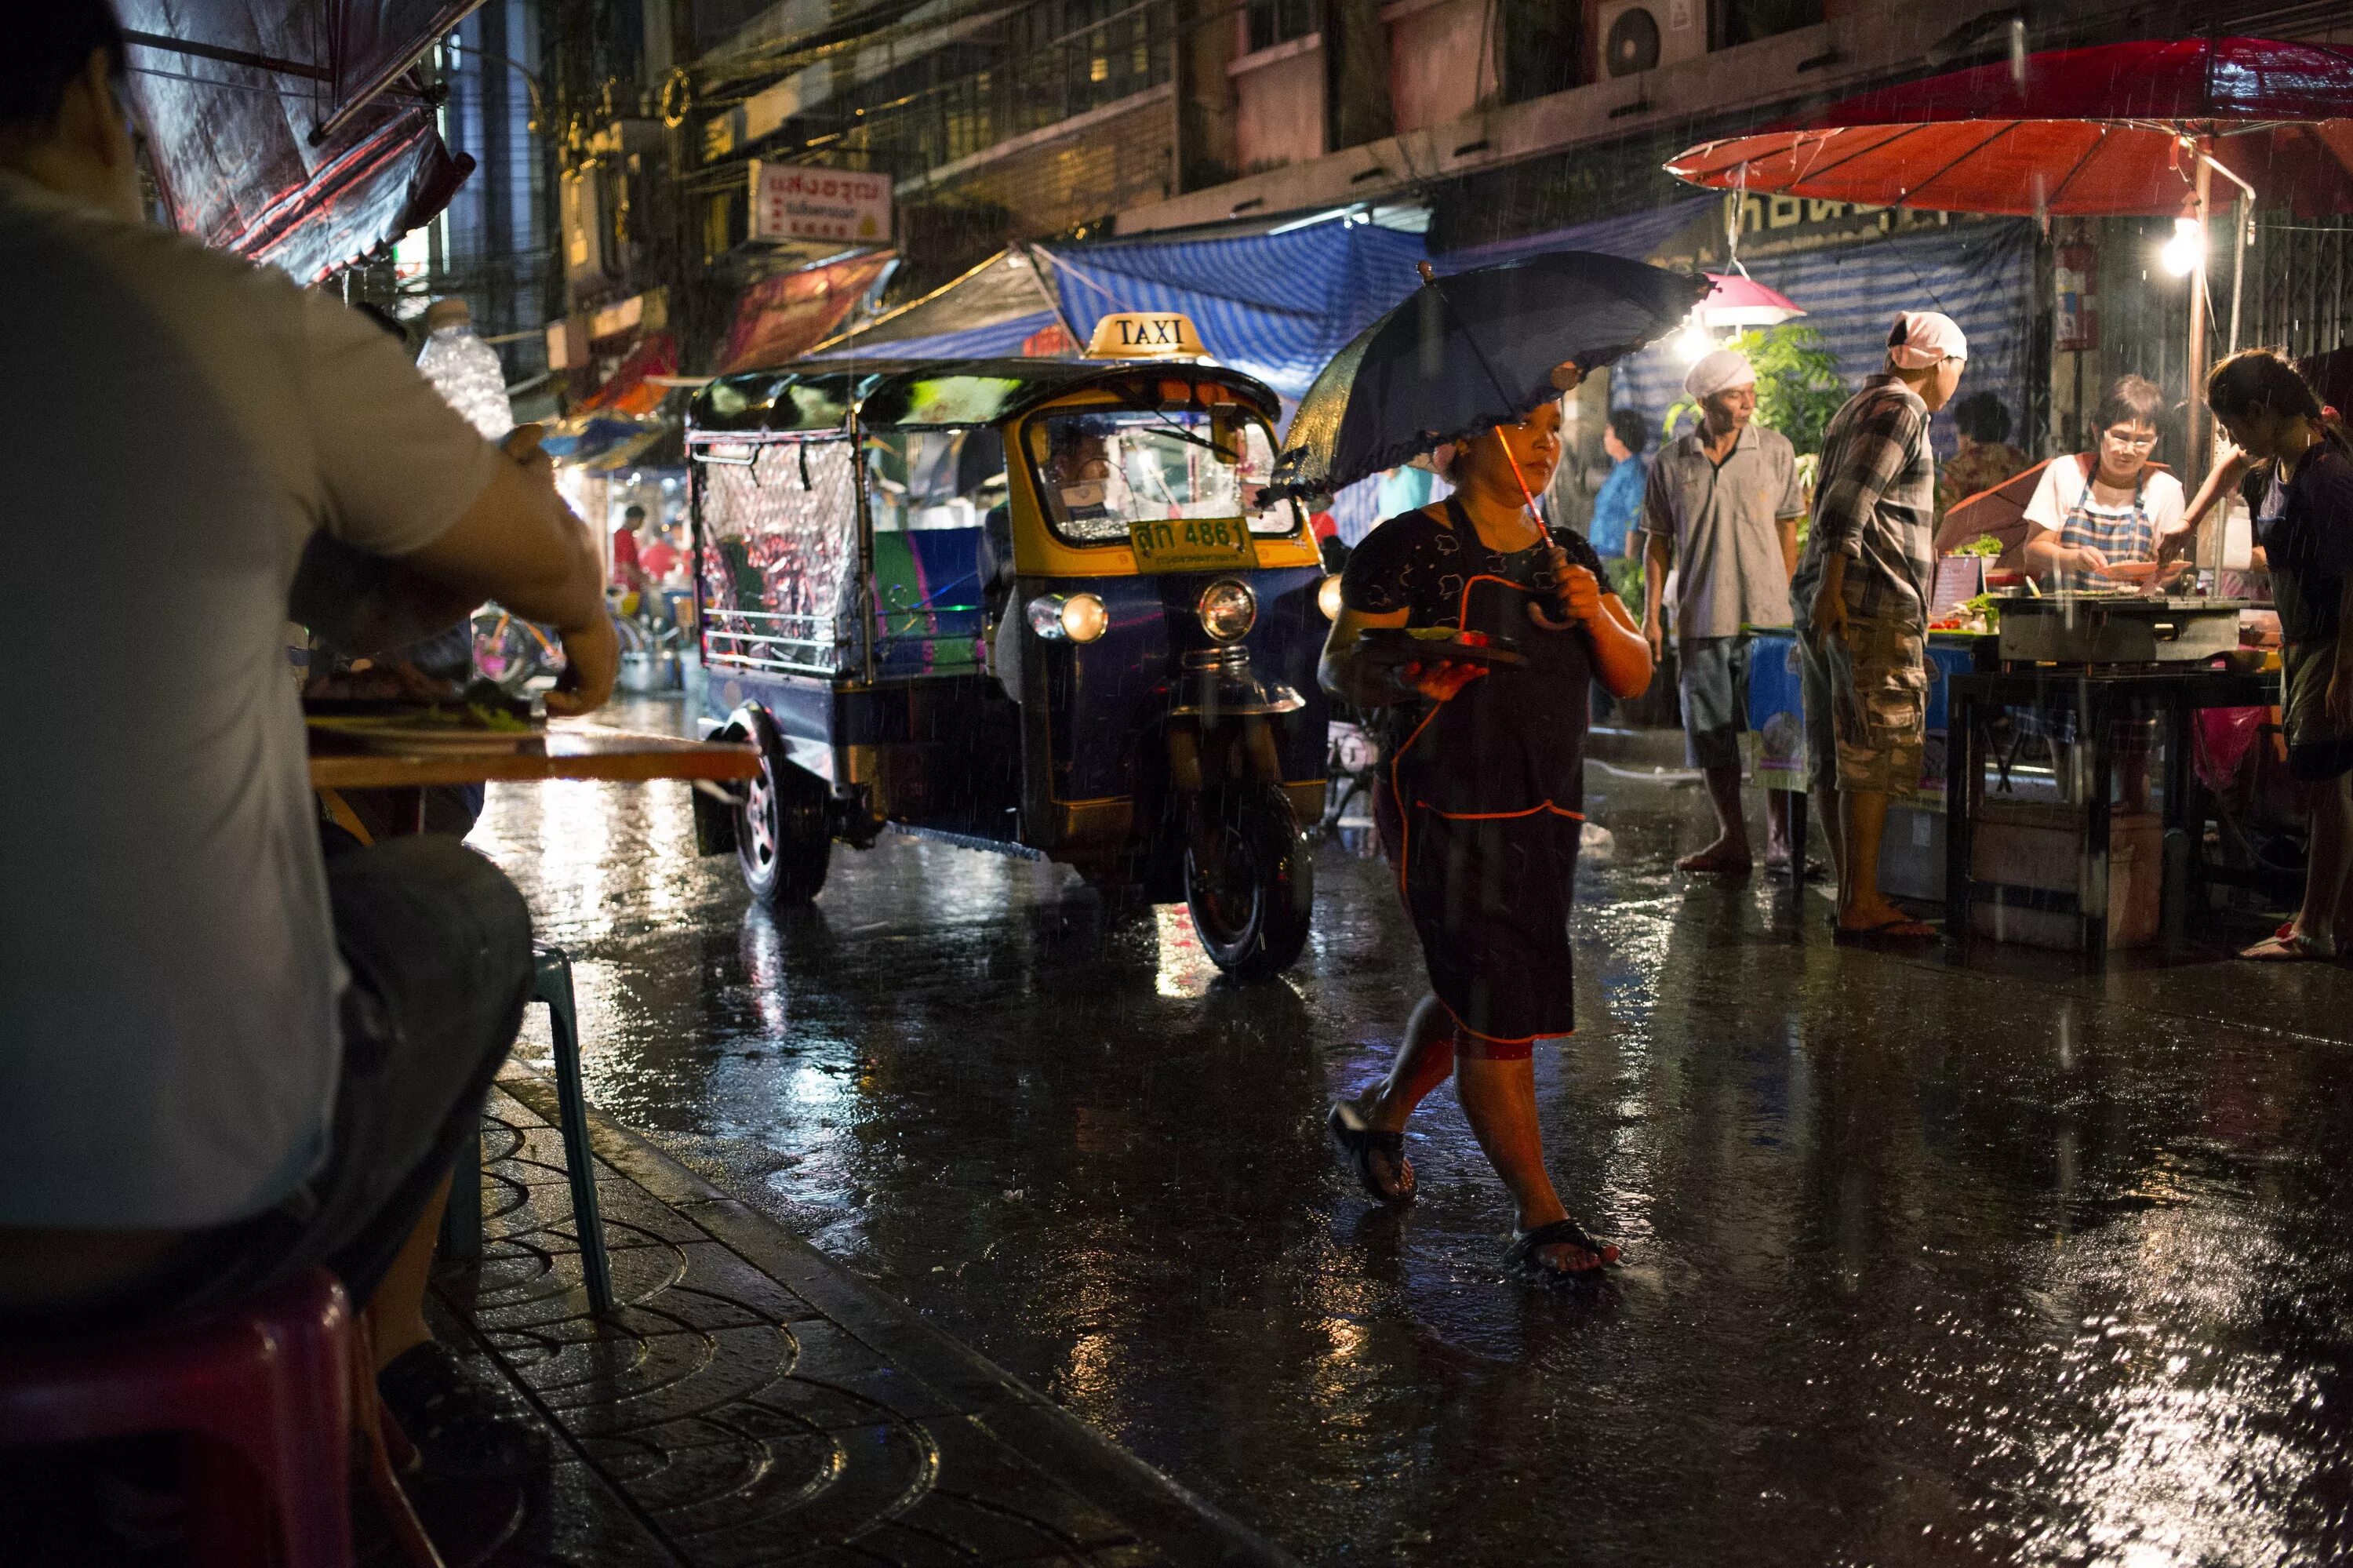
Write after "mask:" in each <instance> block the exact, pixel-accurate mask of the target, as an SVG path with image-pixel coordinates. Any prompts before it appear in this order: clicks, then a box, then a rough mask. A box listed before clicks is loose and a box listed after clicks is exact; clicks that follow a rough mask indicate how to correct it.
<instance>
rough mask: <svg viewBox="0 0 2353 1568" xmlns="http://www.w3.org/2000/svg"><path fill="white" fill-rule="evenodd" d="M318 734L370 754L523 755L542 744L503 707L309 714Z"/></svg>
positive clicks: (525, 722) (536, 730)
mask: <svg viewBox="0 0 2353 1568" xmlns="http://www.w3.org/2000/svg"><path fill="white" fill-rule="evenodd" d="M305 718H306V722H308V724H309V725H310V726H311V729H312V730H313V731H315V732H318V733H320V734H323V735H327V736H333V737H335V738H336V739H338V740H342V741H344V742H347V743H349V744H351V745H353V746H356V747H361V748H362V749H364V750H367V751H406V752H425V753H430V754H432V755H434V756H437V757H438V756H466V755H480V754H485V753H490V754H496V753H501V752H510V751H519V750H521V749H522V747H526V746H529V745H532V744H533V743H535V742H536V741H538V740H539V738H540V736H542V735H543V733H544V732H543V728H542V726H538V725H535V724H533V722H532V721H531V720H529V719H527V718H522V717H518V716H517V715H514V714H513V713H512V712H510V711H508V710H507V709H506V708H505V707H503V706H493V705H488V704H481V703H452V704H433V705H427V706H424V707H414V706H412V707H407V708H404V709H400V710H396V711H392V712H382V711H379V712H374V713H311V714H309V715H305Z"/></svg>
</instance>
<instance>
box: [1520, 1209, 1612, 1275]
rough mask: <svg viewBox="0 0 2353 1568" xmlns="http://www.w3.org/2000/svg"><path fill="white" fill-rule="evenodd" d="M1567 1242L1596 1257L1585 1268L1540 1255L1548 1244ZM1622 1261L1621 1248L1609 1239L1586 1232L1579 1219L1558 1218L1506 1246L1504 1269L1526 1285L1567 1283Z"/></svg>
mask: <svg viewBox="0 0 2353 1568" xmlns="http://www.w3.org/2000/svg"><path fill="white" fill-rule="evenodd" d="M1564 1244H1566V1245H1569V1246H1573V1247H1575V1248H1577V1250H1578V1251H1579V1252H1582V1253H1584V1254H1585V1255H1588V1256H1589V1257H1592V1258H1594V1259H1596V1260H1597V1261H1595V1262H1593V1263H1588V1264H1587V1265H1586V1266H1584V1267H1583V1268H1555V1267H1553V1266H1551V1265H1549V1264H1547V1263H1546V1262H1545V1261H1544V1260H1543V1259H1541V1258H1539V1257H1537V1256H1536V1254H1537V1253H1539V1252H1541V1251H1543V1250H1544V1249H1545V1248H1546V1247H1548V1246H1560V1245H1564ZM1617 1261H1618V1249H1617V1247H1615V1246H1613V1245H1610V1244H1609V1243H1608V1242H1598V1241H1595V1240H1594V1239H1593V1238H1592V1237H1591V1236H1589V1235H1587V1234H1585V1227H1584V1226H1582V1225H1580V1224H1577V1222H1576V1221H1575V1220H1555V1221H1553V1223H1552V1224H1548V1225H1538V1226H1537V1227H1536V1228H1535V1229H1534V1230H1532V1231H1522V1232H1520V1233H1519V1234H1516V1235H1514V1237H1513V1238H1512V1245H1509V1246H1507V1247H1505V1248H1504V1273H1505V1274H1508V1275H1510V1276H1511V1277H1513V1278H1514V1279H1516V1280H1518V1281H1519V1282H1520V1283H1521V1284H1523V1285H1563V1284H1567V1283H1568V1282H1569V1281H1571V1280H1577V1279H1583V1278H1586V1277H1588V1276H1597V1275H1599V1273H1600V1272H1601V1271H1602V1270H1603V1269H1605V1268H1608V1267H1609V1266H1610V1265H1611V1264H1613V1263H1616V1262H1617Z"/></svg>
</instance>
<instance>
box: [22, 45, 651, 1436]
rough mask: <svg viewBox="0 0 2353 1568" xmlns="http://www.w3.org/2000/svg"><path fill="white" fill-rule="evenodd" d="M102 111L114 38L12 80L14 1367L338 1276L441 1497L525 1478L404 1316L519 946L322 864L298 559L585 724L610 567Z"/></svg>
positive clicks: (498, 460)
mask: <svg viewBox="0 0 2353 1568" xmlns="http://www.w3.org/2000/svg"><path fill="white" fill-rule="evenodd" d="M122 71H123V41H122V36H121V32H120V31H119V30H118V29H117V27H116V25H115V22H114V19H113V17H112V16H111V12H110V10H109V9H108V7H107V5H105V3H104V0H45V3H44V4H43V5H37V6H28V7H26V9H25V11H24V12H23V13H21V14H20V15H18V16H16V17H15V18H13V19H12V22H11V25H10V37H9V49H8V50H6V51H0V277H5V278H6V279H7V280H8V281H9V285H10V288H11V290H12V291H14V292H15V294H16V296H17V297H18V298H19V299H21V300H24V301H27V302H31V304H32V308H28V309H24V310H20V311H18V312H16V313H15V315H14V317H13V318H12V320H11V323H10V326H9V330H8V332H7V334H6V335H5V338H0V381H5V385H7V386H10V387H17V388H20V389H22V390H23V391H25V392H26V394H27V395H26V397H23V398H21V399H20V406H19V407H18V408H16V420H17V427H18V428H17V429H16V439H15V440H13V441H12V442H11V443H10V446H9V457H8V458H7V460H6V470H5V472H6V482H5V488H6V490H7V491H8V493H9V494H10V496H11V498H12V500H13V501H14V502H15V503H16V509H17V511H18V512H19V513H20V514H22V515H23V516H25V517H28V518H38V519H40V526H41V529H42V531H43V535H44V544H43V546H42V548H40V549H38V550H17V551H13V552H10V553H9V555H8V556H7V564H6V566H5V567H0V571H5V579H0V580H4V581H5V598H6V600H7V603H8V604H9V606H10V612H9V614H8V615H7V616H5V617H0V667H5V668H6V669H8V670H11V671H13V672H16V673H17V675H18V678H16V679H14V680H11V681H9V682H7V683H5V684H0V744H5V747H6V748H7V751H8V754H9V760H8V765H7V767H6V768H0V866H5V868H6V874H5V876H0V1334H5V1335H7V1336H11V1337H16V1338H22V1337H26V1336H39V1335H42V1334H45V1333H54V1332H59V1331H66V1332H73V1331H82V1330H89V1329H90V1328H93V1327H97V1326H102V1325H104V1324H107V1323H110V1322H124V1323H128V1322H139V1321H146V1320H153V1319H160V1318H169V1317H173V1316H175V1315H183V1314H190V1313H195V1312H198V1311H201V1310H204V1309H206V1308H210V1307H213V1306H216V1305H219V1304H221V1303H222V1302H224V1301H226V1300H229V1299H233V1298H236V1297H237V1296H238V1295H241V1294H245V1293H248V1292H250V1291H252V1290H255V1289H258V1288H260V1287H264V1286H267V1285H269V1283H271V1282H272V1281H274V1280H277V1279H280V1278H283V1277H287V1276H288V1275H290V1273H292V1272H293V1271H296V1270H299V1269H301V1268H304V1267H307V1266H311V1265H314V1264H324V1265H326V1266H330V1267H332V1268H333V1269H334V1270H335V1272H336V1273H337V1274H338V1275H339V1276H340V1277H343V1280H344V1282H345V1283H346V1285H347V1286H348V1287H350V1289H351V1291H352V1293H353V1297H354V1298H355V1299H357V1300H358V1301H360V1302H361V1303H364V1305H365V1306H366V1308H367V1311H368V1315H369V1318H370V1319H371V1321H372V1323H373V1326H374V1330H375V1344H376V1346H377V1349H378V1352H379V1357H380V1361H381V1375H380V1377H379V1380H378V1381H379V1385H380V1386H381V1387H382V1388H383V1389H384V1391H385V1401H386V1403H387V1404H388V1405H390V1406H391V1407H392V1408H393V1409H394V1410H395V1413H396V1414H398V1415H399V1416H400V1417H401V1418H402V1421H403V1425H405V1426H406V1427H407V1428H408V1429H409V1436H411V1437H412V1438H415V1439H416V1440H417V1446H418V1447H419V1448H420V1450H422V1451H424V1453H425V1455H426V1459H427V1464H428V1465H435V1466H438V1467H443V1468H445V1469H452V1468H454V1469H466V1468H473V1469H476V1470H480V1469H490V1468H496V1467H501V1466H507V1465H514V1464H518V1463H522V1462H526V1461H528V1460H529V1459H530V1458H531V1457H533V1454H532V1449H533V1444H532V1443H531V1442H530V1441H526V1440H523V1439H522V1438H519V1437H517V1436H514V1434H515V1432H516V1430H517V1426H516V1424H514V1423H501V1422H499V1421H498V1420H497V1418H496V1411H495V1407H486V1406H485V1405H484V1404H482V1403H481V1402H480V1399H481V1396H480V1391H477V1390H472V1389H471V1388H470V1384H468V1383H467V1382H466V1380H465V1378H464V1376H463V1374H462V1372H460V1371H459V1368H458V1365H457V1363H456V1361H455V1360H454V1358H452V1357H451V1356H450V1355H449V1353H448V1351H444V1350H442V1349H441V1348H440V1347H438V1346H436V1345H434V1344H433V1343H432V1340H431V1336H430V1334H429V1332H428V1330H427V1328H426V1326H425V1322H424V1319H423V1317H422V1315H421V1311H420V1307H421V1301H422V1296H423V1290H424V1283H425V1268H426V1264H427V1260H428V1259H429V1256H430V1251H431V1237H432V1231H433V1226H434V1223H435V1220H436V1218H437V1217H438V1212H439V1207H440V1204H441V1202H443V1200H444V1199H445V1198H446V1196H447V1193H448V1173H449V1171H450V1169H451V1163H452V1160H453V1159H454V1156H455V1152H456V1150H457V1148H458V1147H459V1142H460V1140H462V1139H463V1137H464V1135H465V1132H466V1130H467V1128H468V1127H469V1124H470V1123H471V1122H472V1121H473V1120H474V1119H475V1118H478V1117H479V1114H480V1104H481V1097H482V1095H483V1093H484V1091H485V1089H486V1088H487V1086H488V1084H489V1082H490V1079H491V1076H492V1075H493V1074H494V1073H495V1072H496V1070H497V1066H498V1064H499V1062H500V1061H501V1059H502V1058H503V1056H504V1055H505V1054H506V1051H507V1049H508V1048H509V1046H510V1045H511V1044H512V1042H513V1038H514V1030H515V1026H516V1023H517V1022H518V1021H519V1019H520V1017H521V1014H522V1002H523V998H524V996H525V994H526V993H527V992H528V990H529V986H530V965H531V948H530V943H531V930H530V916H529V914H528V912H527V911H526V910H525V909H524V907H523V904H522V898H521V897H520V895H517V894H516V892H515V891H514V889H513V887H512V885H509V884H508V883H507V882H506V881H505V879H504V878H503V877H501V875H500V874H498V872H497V871H496V870H495V869H494V868H492V867H491V865H490V863H488V862H487V861H485V860H483V859H482V858H481V857H480V856H479V855H476V854H474V853H472V852H470V851H469V850H467V849H465V848H464V847H463V846H462V845H460V844H459V842H457V841H456V840H455V839H447V838H429V837H421V836H420V837H415V838H407V839H400V840H395V841H390V842H385V843H381V844H377V845H375V846H373V847H370V848H365V849H360V850H355V851H353V852H350V853H342V854H338V855H336V856H335V857H334V858H333V859H332V862H330V861H327V860H325V859H324V858H323V857H322V843H321V834H320V830H319V827H318V821H317V813H316V808H315V804H314V800H313V797H312V796H311V790H310V787H309V778H308V772H307V767H306V759H305V746H304V739H303V729H302V715H301V711H300V708H299V706H298V704H297V699H296V694H295V685H294V681H293V676H292V672H291V671H290V669H289V667H288V663H287V659H286V639H285V635H284V628H285V624H286V621H287V619H288V614H289V602H288V596H289V591H290V588H291V586H292V585H293V584H294V582H295V577H296V567H297V563H298V562H299V561H300V560H301V557H302V556H303V553H304V549H305V546H306V545H307V544H308V543H309V542H310V541H311V538H312V537H313V535H319V534H323V535H325V536H327V537H328V538H331V539H332V540H334V541H337V542H338V543H339V545H340V546H342V547H344V548H346V549H347V550H348V551H350V552H352V553H354V554H356V555H358V556H364V557H369V558H373V559H375V560H378V561H383V562H386V563H397V565H396V566H391V565H387V566H386V567H385V574H386V576H387V577H398V578H400V579H401V580H403V581H405V582H406V583H408V584H409V585H411V589H410V591H411V594H412V596H413V598H414V599H417V601H418V602H421V603H424V604H426V605H427V606H428V607H429V608H430V609H432V611H433V612H434V614H433V619H434V620H436V623H437V624H446V623H449V622H454V621H456V620H461V619H462V618H463V617H464V615H465V614H466V612H467V610H468V609H470V607H471V606H473V605H475V604H479V603H480V602H481V601H482V600H483V599H490V598H495V599H498V600H499V601H500V602H501V604H504V605H506V606H508V607H509V608H511V609H513V610H514V611H515V612H516V613H518V614H520V615H524V616H528V617H529V618H530V619H532V620H537V621H542V622H545V623H549V624H552V625H554V626H555V627H557V628H558V629H559V630H561V632H562V634H563V638H564V642H565V650H566V652H567V653H568V655H569V657H570V664H571V670H570V672H569V673H568V675H567V685H566V686H565V688H563V689H560V690H559V691H558V692H556V693H554V694H551V695H550V697H549V699H548V705H549V707H550V708H551V710H553V711H555V712H559V713H577V712H585V711H586V710H588V709H590V708H594V707H596V705H599V704H600V703H602V702H603V701H604V700H605V698H606V696H607V694H609V693H610V691H611V689H612V683H613V674H614V672H615V669H616V667H617V662H618V656H617V644H616V641H615V634H614V630H613V628H612V625H611V622H610V621H609V620H608V619H607V616H606V613H605V605H604V584H603V573H602V570H601V567H600V562H599V556H598V550H597V541H596V539H594V538H593V537H592V536H591V535H589V533H588V531H587V530H586V528H585V527H584V526H582V524H580V522H579V521H578V520H577V519H576V518H575V517H573V516H572V515H571V514H570V513H569V512H567V511H566V510H565V507H564V504H563V503H562V502H561V501H560V500H559V499H558V498H557V497H556V494H555V491H554V483H553V472H552V471H551V469H550V468H549V466H548V463H547V460H546V459H545V458H544V457H543V456H541V455H539V454H538V453H537V452H536V450H535V448H533V445H532V443H531V442H530V441H529V440H520V441H511V442H510V444H509V446H508V447H507V449H506V450H501V448H500V447H498V446H494V445H491V443H489V442H487V441H485V440H483V439H482V438H481V437H480V435H478V434H477V433H476V432H475V431H474V429H472V428H471V427H470V426H469V425H468V424H467V423H466V422H465V421H464V420H463V419H462V418H459V416H458V415H457V414H455V413H453V412H452V411H451V410H450V409H449V408H448V405H447V404H445V403H444V402H443V401H442V400H441V399H440V397H438V396H437V395H436V394H435V393H434V391H433V389H432V387H430V386H429V385H427V383H426V381H425V380H424V379H423V378H422V377H421V376H419V375H418V374H417V369H416V367H415V366H412V365H410V364H409V363H408V361H407V358H406V355H404V354H403V352H402V351H401V349H400V347H399V346H398V345H396V344H394V343H393V342H392V341H391V340H390V339H389V338H388V337H386V336H385V334H384V333H383V332H381V331H380V330H378V328H377V327H376V326H375V324H374V323H371V322H369V321H368V320H367V319H366V318H364V317H363V316H361V315H359V314H358V313H355V312H353V311H350V310H347V309H345V308H344V307H343V304H341V303H340V302H337V301H336V300H334V299H332V298H331V297H330V296H328V295H326V294H323V293H321V292H316V291H305V290H303V289H301V288H298V287H296V286H295V284H294V283H293V282H292V281H291V280H290V279H289V278H287V277H286V276H285V275H284V274H283V273H280V272H277V271H274V270H267V269H261V268H257V267H254V266H252V265H250V264H249V263H248V262H246V261H243V260H239V259H237V258H236V257H233V256H227V255H223V254H220V253H217V252H214V251H208V250H206V249H203V248H201V247H200V246H198V245H196V244H195V243H194V242H193V241H190V240H188V239H185V238H182V237H180V236H178V235H174V234H172V233H169V232H167V231H165V230H164V229H161V228H155V227H153V226H152V225H150V224H148V223H146V222H145V221H143V219H142V199H141V190H140V180H139V174H138V170H137V166H136V162H135V158H134V154H133V149H132V133H131V130H130V127H129V125H128V123H127V117H126V114H125V111H124V110H123V108H122V104H121V74H122ZM321 608H327V607H321ZM306 619H313V618H310V617H306ZM68 649H69V650H71V661H70V665H69V666H66V665H60V663H59V662H58V653H59V651H60V650H68ZM478 1417H479V1419H478ZM538 1447H539V1449H540V1457H543V1448H544V1443H543V1439H541V1440H539V1441H538Z"/></svg>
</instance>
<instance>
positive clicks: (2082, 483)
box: [2024, 376, 2184, 589]
mask: <svg viewBox="0 0 2353 1568" xmlns="http://www.w3.org/2000/svg"><path fill="white" fill-rule="evenodd" d="M2164 407H2165V395H2164V394H2163V393H2161V392H2159V391H2158V389H2157V387H2156V386H2155V385H2154V384H2153V383H2151V382H2148V381H2146V380H2143V379H2142V378H2141V377H2140V376H2125V377H2123V378H2122V379H2121V380H2119V381H2118V382H2117V383H2116V385H2115V386H2114V387H2110V388H2109V389H2108V395H2107V396H2106V397H2103V398H2102V399H2100V406H2099V408H2097V409H2096V410H2094V413H2093V416H2092V429H2094V431H2095V432H2097V434H2096V436H2095V437H2094V440H2095V441H2096V442H2097V444H2096V445H2095V446H2094V449H2093V450H2090V451H2088V452H2078V453H2073V454H2071V455H2069V456H2066V457H2060V458H2053V459H2052V460H2051V461H2050V462H2049V463H2047V464H2045V465H2044V466H2043V470H2042V482H2040V483H2039V484H2037V485H2036V486H2035V491H2034V496H2033V499H2032V500H2031V501H2029V502H2028V503H2026V521H2027V522H2028V524H2031V526H2030V528H2029V530H2028V533H2027V537H2026V546H2025V550H2024V554H2025V556H2026V563H2027V569H2028V570H2029V571H2031V572H2034V573H2035V574H2037V575H2038V576H2042V577H2049V578H2052V579H2053V580H2054V581H2055V583H2056V585H2057V586H2058V587H2060V588H2078V589H2080V588H2114V587H2116V586H2118V585H2119V584H2129V583H2138V582H2146V581H2147V580H2149V579H2150V578H2152V577H2157V576H2158V574H2159V570H2160V568H2159V567H2158V556H2159V554H2160V553H2161V550H2162V546H2164V544H2165V541H2166V539H2167V538H2168V535H2173V534H2176V533H2179V532H2180V530H2181V526H2182V523H2181V514H2182V511H2183V505H2184V502H2183V496H2182V491H2181V482H2180V481H2179V480H2178V479H2176V478H2174V477H2173V475H2171V474H2170V473H2168V472H2166V471H2163V470H2162V469H2158V468H2153V467H2151V466H2150V460H2151V458H2152V457H2153V456H2154V455H2155V454H2156V451H2157V417H2158V413H2159V412H2160V411H2161V410H2162V409H2163V408H2164Z"/></svg>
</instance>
